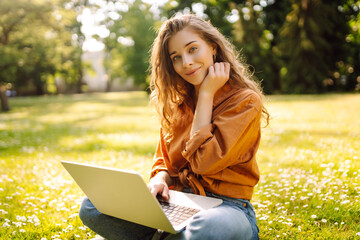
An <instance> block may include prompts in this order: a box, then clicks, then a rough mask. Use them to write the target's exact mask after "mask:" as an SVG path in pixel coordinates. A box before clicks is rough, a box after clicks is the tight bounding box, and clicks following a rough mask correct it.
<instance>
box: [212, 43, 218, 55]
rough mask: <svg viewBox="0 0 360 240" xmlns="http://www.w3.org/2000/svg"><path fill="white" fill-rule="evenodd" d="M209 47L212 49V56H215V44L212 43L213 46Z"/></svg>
mask: <svg viewBox="0 0 360 240" xmlns="http://www.w3.org/2000/svg"><path fill="white" fill-rule="evenodd" d="M211 47H212V54H213V55H216V52H217V46H216V44H215V43H213V44H212V45H211Z"/></svg>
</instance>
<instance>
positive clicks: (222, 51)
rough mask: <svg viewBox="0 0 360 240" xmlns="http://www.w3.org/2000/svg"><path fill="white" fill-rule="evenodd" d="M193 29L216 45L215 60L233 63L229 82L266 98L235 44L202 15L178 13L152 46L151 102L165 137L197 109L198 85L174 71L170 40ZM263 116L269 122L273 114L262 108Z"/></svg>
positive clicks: (165, 23) (160, 30) (209, 42)
mask: <svg viewBox="0 0 360 240" xmlns="http://www.w3.org/2000/svg"><path fill="white" fill-rule="evenodd" d="M184 28H189V29H191V30H193V31H194V32H195V33H197V34H198V35H199V36H200V37H201V38H202V39H203V40H204V41H205V42H207V43H208V44H210V45H213V44H216V59H215V62H228V63H230V66H231V68H230V78H229V83H230V84H231V85H232V86H233V87H237V88H250V89H252V90H254V91H255V92H256V93H257V94H258V95H259V96H260V97H262V98H263V93H262V90H261V87H260V84H259V83H258V82H257V81H256V80H255V77H254V76H253V74H252V73H251V72H250V71H249V69H248V67H247V65H245V63H243V62H242V61H241V59H240V57H239V54H238V53H237V51H236V50H235V48H234V46H233V45H232V44H231V43H230V42H229V41H228V40H227V39H226V38H225V37H224V36H223V35H222V34H221V33H220V32H219V31H218V29H216V28H215V27H214V26H212V25H211V23H210V22H207V21H205V20H203V19H201V18H200V17H197V16H195V15H192V14H186V15H181V16H175V17H173V18H171V19H169V20H167V21H166V22H164V23H163V25H162V26H161V28H160V29H159V32H158V35H157V37H156V39H155V41H154V43H153V45H152V49H151V58H150V63H151V64H150V70H151V81H150V89H151V95H150V97H151V101H152V102H153V103H154V105H155V108H156V111H157V113H158V115H159V117H160V123H161V128H162V130H163V131H164V133H165V138H166V139H167V140H170V139H171V138H172V136H173V133H174V129H173V126H174V124H175V123H176V122H177V121H180V120H181V119H182V118H187V119H189V116H188V115H187V113H189V114H192V111H191V109H194V106H195V103H194V99H193V98H194V91H195V90H194V86H193V85H191V84H190V83H188V82H186V81H185V80H184V79H182V78H181V77H180V76H179V75H178V74H177V73H176V72H175V70H174V67H173V64H172V61H171V58H170V54H169V51H168V44H169V40H170V38H171V37H172V36H174V35H175V34H176V33H177V32H179V31H181V30H183V29H184ZM262 115H263V118H264V119H265V121H266V124H268V123H269V118H270V115H269V113H268V112H267V110H266V108H265V107H263V108H262Z"/></svg>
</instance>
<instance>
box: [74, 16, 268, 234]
mask: <svg viewBox="0 0 360 240" xmlns="http://www.w3.org/2000/svg"><path fill="white" fill-rule="evenodd" d="M151 70H152V80H151V89H152V94H151V97H152V101H153V103H154V105H155V107H156V110H157V112H158V115H159V118H160V120H161V129H160V140H159V144H158V147H157V150H156V153H155V157H154V165H153V169H152V172H151V178H150V181H149V184H148V187H149V189H150V191H151V192H152V194H153V195H154V196H156V195H161V196H162V197H163V198H165V199H167V198H168V197H169V188H173V189H175V190H179V191H187V192H193V193H195V194H201V195H207V196H211V197H217V198H221V199H222V200H223V203H222V204H221V205H220V206H218V207H216V208H212V209H210V210H207V211H205V212H204V213H201V214H197V215H196V216H194V218H193V219H192V221H191V222H190V223H189V224H188V226H187V227H186V228H185V229H184V230H183V231H182V232H180V233H178V234H174V235H171V234H170V235H169V234H167V233H164V234H162V236H160V237H161V239H169V240H170V239H207V240H209V239H258V232H259V230H258V227H257V223H256V217H255V213H254V208H253V206H252V205H251V203H250V200H251V197H252V194H253V189H254V186H255V185H256V184H257V182H258V180H259V170H258V167H257V163H256V159H255V155H256V152H257V149H258V146H259V143H260V135H261V119H262V118H264V119H265V121H266V123H268V121H269V114H268V113H267V111H266V109H265V108H264V107H263V103H262V96H263V95H262V92H261V89H260V87H259V85H258V84H257V83H256V82H255V81H254V80H253V79H252V76H251V74H249V71H248V69H247V68H246V66H245V65H244V64H243V63H241V62H240V61H239V59H238V57H237V55H236V54H235V50H234V49H233V46H232V45H231V44H230V43H229V42H228V41H227V40H226V39H225V38H224V36H223V35H222V34H221V33H220V32H219V31H218V30H217V29H216V28H215V27H213V26H212V25H211V24H210V23H209V22H206V21H204V20H202V19H201V18H199V17H196V16H194V15H182V16H178V17H174V18H171V19H169V20H168V21H166V22H165V23H164V24H163V26H162V27H161V29H160V31H159V33H158V36H157V38H156V39H155V41H154V44H153V47H152V54H151ZM80 218H81V220H82V221H83V222H84V224H85V225H87V226H89V227H90V228H91V229H92V230H94V231H95V232H97V233H98V234H100V235H102V236H104V237H106V238H108V239H152V238H153V236H154V234H155V235H156V233H157V234H158V232H157V231H156V230H155V229H152V228H148V227H144V226H140V225H137V224H134V223H130V222H126V221H123V220H120V219H115V218H112V217H109V216H106V215H103V214H101V213H99V212H98V211H97V210H96V208H95V207H94V206H93V205H92V203H91V202H90V201H89V200H88V199H87V198H86V199H85V200H84V202H83V204H82V206H81V209H80Z"/></svg>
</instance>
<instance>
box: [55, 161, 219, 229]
mask: <svg viewBox="0 0 360 240" xmlns="http://www.w3.org/2000/svg"><path fill="white" fill-rule="evenodd" d="M61 163H62V164H63V166H64V167H65V169H66V170H67V171H68V172H69V173H70V175H71V176H72V177H73V178H74V180H75V182H76V183H77V184H78V185H79V187H80V188H81V190H82V191H83V192H84V193H85V194H86V195H87V197H88V198H89V199H90V201H91V202H92V203H93V204H94V206H95V207H96V209H97V210H98V211H99V212H101V213H104V214H106V215H110V216H113V217H117V218H121V219H124V220H127V221H130V222H134V223H138V224H141V225H145V226H148V227H152V228H155V229H161V230H164V231H166V232H169V233H176V232H178V231H180V230H181V229H183V228H184V227H185V226H186V225H187V223H188V222H189V221H190V219H188V220H187V221H185V222H183V223H182V224H180V225H178V226H172V225H171V223H170V221H169V220H168V218H167V217H166V215H165V213H164V212H163V210H162V208H161V206H160V204H159V202H158V200H157V199H156V198H155V197H154V196H153V195H152V194H151V193H150V191H149V189H148V187H147V185H146V183H145V182H144V180H143V178H142V177H141V175H139V174H138V173H136V172H134V171H128V170H126V171H125V170H119V169H114V168H106V167H100V166H95V165H88V164H81V163H74V162H67V161H62V162H61ZM169 193H170V199H169V202H171V203H175V204H178V205H182V206H187V207H191V208H195V209H200V210H206V209H209V208H212V207H216V206H218V205H220V204H221V203H222V200H221V199H218V198H210V197H204V196H199V195H195V194H189V193H182V192H178V191H171V190H170V192H169Z"/></svg>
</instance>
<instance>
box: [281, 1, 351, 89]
mask: <svg viewBox="0 0 360 240" xmlns="http://www.w3.org/2000/svg"><path fill="white" fill-rule="evenodd" d="M338 6H339V5H338V1H327V2H326V3H323V2H322V1H321V0H293V4H292V11H291V12H290V13H288V15H287V16H286V21H285V23H284V25H283V27H282V28H281V30H280V36H281V37H282V41H281V43H279V47H280V51H281V54H282V56H283V57H284V60H285V62H284V68H283V69H282V73H283V76H282V79H281V80H282V82H281V87H282V91H283V92H287V93H291V92H292V93H318V92H323V91H325V84H324V82H326V79H327V78H328V77H329V75H330V73H331V71H332V69H333V67H332V66H333V65H334V63H335V62H336V59H338V58H341V57H342V56H343V55H342V54H341V53H342V50H343V46H344V44H343V42H344V37H343V36H344V35H343V29H347V27H346V22H344V21H339V20H340V19H341V13H339V11H338ZM337 32H341V33H340V34H339V35H338V34H337ZM339 43H340V45H339Z"/></svg>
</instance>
